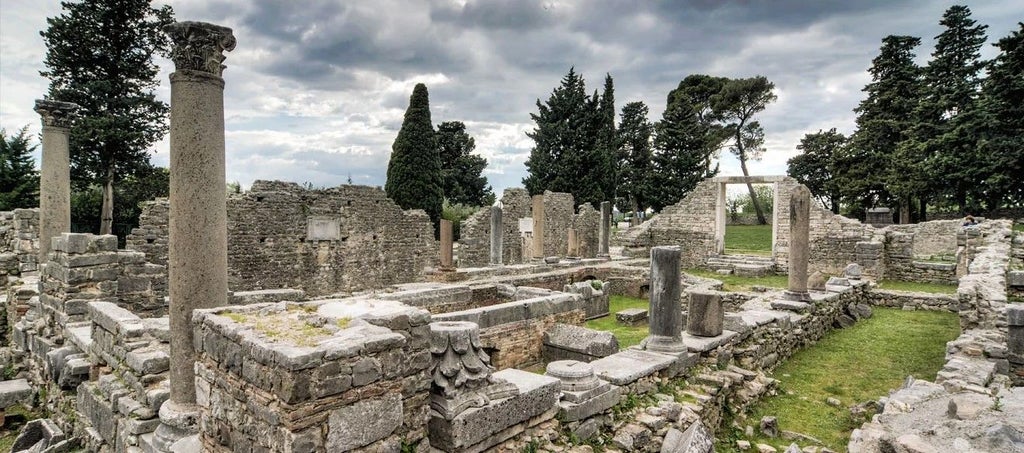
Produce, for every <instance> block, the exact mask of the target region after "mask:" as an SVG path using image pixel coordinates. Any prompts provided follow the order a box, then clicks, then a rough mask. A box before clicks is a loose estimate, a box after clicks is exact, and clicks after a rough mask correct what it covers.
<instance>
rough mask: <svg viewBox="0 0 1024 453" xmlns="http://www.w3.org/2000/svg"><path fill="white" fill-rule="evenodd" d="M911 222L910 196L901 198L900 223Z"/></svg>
mask: <svg viewBox="0 0 1024 453" xmlns="http://www.w3.org/2000/svg"><path fill="white" fill-rule="evenodd" d="M908 223H910V196H905V197H902V198H900V225H906V224H908Z"/></svg>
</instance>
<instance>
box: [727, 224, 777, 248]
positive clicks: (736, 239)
mask: <svg viewBox="0 0 1024 453" xmlns="http://www.w3.org/2000/svg"><path fill="white" fill-rule="evenodd" d="M725 253H726V254H731V255H765V256H771V254H772V226H771V225H728V226H726V227H725Z"/></svg>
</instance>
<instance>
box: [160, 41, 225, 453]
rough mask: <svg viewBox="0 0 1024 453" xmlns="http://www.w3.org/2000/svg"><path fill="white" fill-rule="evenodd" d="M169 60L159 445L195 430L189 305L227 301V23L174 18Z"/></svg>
mask: <svg viewBox="0 0 1024 453" xmlns="http://www.w3.org/2000/svg"><path fill="white" fill-rule="evenodd" d="M164 31H165V32H167V34H168V35H169V36H170V38H171V41H172V43H173V48H172V51H171V60H173V61H174V66H175V72H174V73H172V74H171V133H170V141H171V153H170V154H171V155H170V161H171V194H170V230H169V247H168V248H169V250H168V274H169V278H168V280H169V284H168V290H169V294H170V301H171V305H170V330H171V366H170V381H171V395H170V396H171V397H170V400H169V401H168V402H166V403H164V404H163V406H161V408H160V419H161V422H162V424H161V426H160V429H158V431H157V432H156V433H155V439H154V440H155V443H156V444H157V445H156V446H157V447H158V448H160V449H162V450H164V451H168V450H170V449H171V448H172V445H171V444H172V443H173V442H174V441H176V440H177V439H180V438H182V437H185V436H189V435H191V434H194V433H195V432H196V428H197V425H196V423H197V419H198V410H197V408H196V406H195V402H196V390H195V371H194V367H193V365H194V363H195V351H194V349H193V342H192V327H191V319H192V310H194V309H197V308H213V307H218V306H223V305H227V292H228V282H227V277H228V272H227V269H228V267H227V207H226V191H225V189H224V188H225V176H224V171H225V163H224V79H223V78H221V74H222V71H223V70H224V68H225V66H224V65H222V64H221V63H222V62H223V61H224V58H225V57H224V55H223V52H224V51H231V50H232V49H234V48H235V37H234V34H233V33H232V31H231V29H230V28H227V27H221V26H218V25H213V24H208V23H203V22H176V23H173V24H170V25H168V26H167V27H165V28H164Z"/></svg>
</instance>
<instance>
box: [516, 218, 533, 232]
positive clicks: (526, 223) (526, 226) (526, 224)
mask: <svg viewBox="0 0 1024 453" xmlns="http://www.w3.org/2000/svg"><path fill="white" fill-rule="evenodd" d="M519 233H521V234H526V233H533V218H532V217H526V218H522V219H519Z"/></svg>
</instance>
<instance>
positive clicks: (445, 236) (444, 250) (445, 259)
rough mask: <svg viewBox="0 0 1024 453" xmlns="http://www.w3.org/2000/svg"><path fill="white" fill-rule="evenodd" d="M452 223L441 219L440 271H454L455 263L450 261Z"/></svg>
mask: <svg viewBox="0 0 1024 453" xmlns="http://www.w3.org/2000/svg"><path fill="white" fill-rule="evenodd" d="M453 236H454V235H453V232H452V221H451V220H445V219H441V270H442V271H453V270H455V262H454V261H453V259H452V247H453V246H454V244H453V241H454V239H453Z"/></svg>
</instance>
